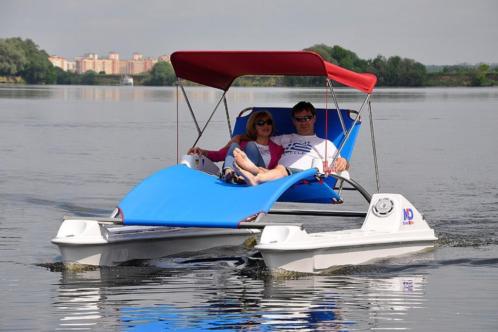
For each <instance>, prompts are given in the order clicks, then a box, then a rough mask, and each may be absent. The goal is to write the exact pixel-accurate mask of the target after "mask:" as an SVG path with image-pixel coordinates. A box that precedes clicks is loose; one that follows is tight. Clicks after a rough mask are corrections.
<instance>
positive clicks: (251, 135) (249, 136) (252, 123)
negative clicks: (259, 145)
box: [240, 111, 275, 141]
mask: <svg viewBox="0 0 498 332" xmlns="http://www.w3.org/2000/svg"><path fill="white" fill-rule="evenodd" d="M264 118H268V119H270V120H272V122H273V117H272V115H271V113H270V112H267V111H259V112H255V113H252V114H251V116H250V117H249V120H247V124H246V133H245V134H244V135H242V136H241V137H240V139H241V140H243V141H254V140H256V137H257V132H256V122H257V121H258V120H260V119H264ZM274 130H275V123H273V125H272V129H271V135H273V132H274Z"/></svg>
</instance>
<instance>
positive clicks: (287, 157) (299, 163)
mask: <svg viewBox="0 0 498 332" xmlns="http://www.w3.org/2000/svg"><path fill="white" fill-rule="evenodd" d="M271 139H272V141H273V142H275V143H277V144H280V145H281V146H282V147H283V148H284V153H283V154H282V157H280V161H279V164H282V165H283V166H285V167H289V168H297V169H301V170H305V169H310V168H312V167H317V168H318V170H319V172H321V173H323V161H325V147H327V159H328V161H329V165H330V163H331V162H332V160H333V158H334V154H335V153H336V152H337V148H336V146H335V145H334V143H332V142H331V141H330V140H325V139H323V138H320V137H318V136H316V135H309V136H303V135H298V134H288V135H280V136H274V137H272V138H271ZM326 141H328V142H327V143H325V142H326Z"/></svg>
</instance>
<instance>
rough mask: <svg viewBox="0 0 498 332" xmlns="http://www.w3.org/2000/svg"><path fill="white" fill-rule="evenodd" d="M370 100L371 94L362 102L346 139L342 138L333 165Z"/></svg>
mask: <svg viewBox="0 0 498 332" xmlns="http://www.w3.org/2000/svg"><path fill="white" fill-rule="evenodd" d="M369 100H370V94H368V95H367V97H366V98H365V100H364V101H363V104H361V107H360V109H359V110H358V114H357V115H356V119H354V122H353V124H352V125H351V128H350V129H349V131H347V132H346V136H345V137H344V139H343V140H342V142H341V145H340V146H339V148H338V149H337V151H336V153H335V156H334V159H333V160H332V165H333V164H334V162H335V160H336V159H337V157H338V156H339V155H340V154H341V152H342V150H343V149H344V146H345V145H346V142H347V141H348V139H349V136H351V133H352V132H353V129H354V126H355V125H356V123H358V121H359V120H360V114H361V112H362V111H363V108H364V107H365V105H366V104H367V102H368V101H369Z"/></svg>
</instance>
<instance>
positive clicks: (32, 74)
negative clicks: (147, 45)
mask: <svg viewBox="0 0 498 332" xmlns="http://www.w3.org/2000/svg"><path fill="white" fill-rule="evenodd" d="M48 56H49V55H48V54H47V52H45V51H44V50H41V49H40V48H39V47H38V45H36V44H35V43H34V42H33V41H32V40H31V39H26V40H23V39H21V38H17V37H16V38H6V39H0V83H1V82H5V83H28V84H83V85H118V84H120V81H121V76H120V75H106V74H105V73H104V72H101V73H96V72H94V71H91V70H90V71H87V72H85V73H83V74H78V73H75V72H66V71H64V70H62V69H61V68H59V67H55V66H53V65H52V63H51V62H50V61H49V60H48ZM133 79H134V82H135V84H137V85H172V84H173V83H174V82H175V80H176V77H175V74H174V71H173V68H172V67H171V65H170V64H169V63H167V62H158V63H157V64H156V65H155V66H154V68H153V69H152V71H151V72H149V73H145V74H142V75H134V76H133Z"/></svg>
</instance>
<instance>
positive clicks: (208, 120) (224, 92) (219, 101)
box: [192, 91, 227, 147]
mask: <svg viewBox="0 0 498 332" xmlns="http://www.w3.org/2000/svg"><path fill="white" fill-rule="evenodd" d="M226 94H227V92H226V91H223V95H222V96H221V98H220V100H218V102H217V103H216V106H215V107H214V110H213V112H211V115H210V116H209V119H207V121H206V124H205V125H204V127H202V130H201V131H200V133H199V136H198V137H197V139H196V140H195V142H194V144H193V145H192V147H195V146H196V144H197V142H199V140H200V139H201V136H202V134H204V131H205V130H206V127H207V126H208V124H209V122H210V121H211V118H212V117H213V115H214V113H215V112H216V110H218V107H219V106H220V104H221V102H222V101H223V99H224V98H225V95H226Z"/></svg>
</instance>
